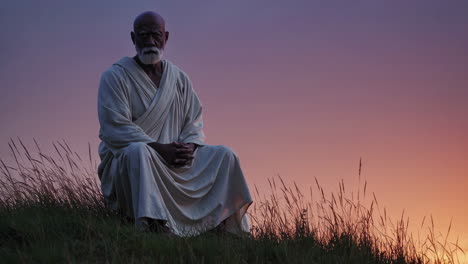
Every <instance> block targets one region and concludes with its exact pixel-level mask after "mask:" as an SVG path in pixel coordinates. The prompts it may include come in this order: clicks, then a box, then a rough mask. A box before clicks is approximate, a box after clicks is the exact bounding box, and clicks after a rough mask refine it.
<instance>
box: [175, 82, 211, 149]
mask: <svg viewBox="0 0 468 264" xmlns="http://www.w3.org/2000/svg"><path fill="white" fill-rule="evenodd" d="M185 85H187V98H186V108H185V119H184V125H183V128H182V131H181V133H180V136H179V141H182V142H185V143H195V144H197V145H204V144H205V143H204V140H205V134H204V133H203V118H202V105H201V102H200V99H199V98H198V96H197V94H196V92H195V90H194V89H193V87H192V82H191V81H190V79H188V78H187V79H186V81H185Z"/></svg>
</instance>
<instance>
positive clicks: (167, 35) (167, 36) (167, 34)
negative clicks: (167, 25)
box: [165, 31, 169, 42]
mask: <svg viewBox="0 0 468 264" xmlns="http://www.w3.org/2000/svg"><path fill="white" fill-rule="evenodd" d="M168 39H169V31H166V41H165V42H167V40H168Z"/></svg>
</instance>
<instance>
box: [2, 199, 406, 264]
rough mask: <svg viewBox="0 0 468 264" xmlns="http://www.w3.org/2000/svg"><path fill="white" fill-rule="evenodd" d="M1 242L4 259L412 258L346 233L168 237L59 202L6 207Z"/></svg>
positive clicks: (289, 260)
mask: <svg viewBox="0 0 468 264" xmlns="http://www.w3.org/2000/svg"><path fill="white" fill-rule="evenodd" d="M0 245H1V249H0V259H1V260H2V261H1V262H2V263H21V262H24V263H64V262H73V263H83V262H99V263H106V262H110V263H406V262H404V261H403V260H401V261H391V260H388V259H385V258H382V257H380V258H379V256H378V255H376V254H375V253H374V252H372V250H371V249H370V248H366V247H362V246H361V247H359V246H357V245H355V244H353V242H352V240H349V239H346V238H345V237H343V238H339V239H337V240H336V241H333V242H331V243H330V244H329V245H326V246H323V245H321V244H320V243H318V242H317V241H316V240H315V239H314V238H313V237H300V238H299V237H297V238H291V239H284V240H281V241H275V240H274V239H268V238H258V239H252V238H240V237H235V236H226V235H217V234H214V233H206V234H203V235H200V236H197V237H190V238H168V237H166V236H163V235H159V234H154V233H142V232H138V231H137V230H135V229H134V227H133V226H132V225H131V224H125V223H123V222H122V221H121V220H120V218H119V217H118V216H117V215H113V214H109V213H106V212H102V213H101V214H97V213H96V212H91V211H88V210H87V209H80V208H71V207H67V206H63V205H59V204H41V205H31V204H29V205H24V206H22V205H18V206H17V207H16V208H15V209H14V210H8V209H6V208H0Z"/></svg>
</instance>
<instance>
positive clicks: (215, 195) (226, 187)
mask: <svg viewBox="0 0 468 264" xmlns="http://www.w3.org/2000/svg"><path fill="white" fill-rule="evenodd" d="M162 65H163V75H162V77H161V82H160V85H159V87H156V85H155V84H154V83H153V82H152V81H151V79H150V78H149V77H148V75H147V74H146V73H145V72H144V71H143V70H142V69H141V67H140V66H139V65H138V64H137V63H136V62H135V61H134V60H133V59H132V58H130V57H124V58H122V59H121V60H119V61H118V62H116V63H115V64H113V65H112V66H111V67H110V68H109V69H108V70H107V71H105V72H104V73H103V74H102V76H101V81H100V86H99V92H98V116H99V122H100V126H101V128H100V131H99V137H100V139H101V143H100V145H99V155H100V158H101V163H100V165H99V167H98V175H99V178H100V180H101V188H102V192H103V195H104V197H105V199H106V202H107V204H108V205H109V206H110V207H111V208H113V209H116V210H120V211H122V212H123V213H125V214H127V215H128V216H129V217H132V218H134V219H137V220H138V219H141V218H145V217H146V218H152V219H162V220H167V226H168V227H169V228H170V229H171V230H172V231H173V232H174V233H175V234H177V235H179V236H189V235H197V234H200V233H202V232H204V231H207V230H210V229H212V228H214V227H216V226H217V225H218V224H220V223H221V222H222V221H223V220H226V221H225V223H226V229H227V231H229V232H232V233H238V234H240V233H242V232H248V231H249V223H248V218H247V215H246V211H247V208H248V207H249V206H250V204H251V203H252V198H251V196H250V193H249V190H248V187H247V184H246V181H245V178H244V175H243V173H242V170H241V168H240V164H239V159H238V157H237V155H236V154H235V153H234V152H233V151H232V150H231V149H230V148H228V147H226V146H213V145H207V144H205V143H204V134H203V120H202V106H201V103H200V101H199V98H198V96H197V94H196V93H195V91H194V90H193V88H192V83H191V81H190V79H189V78H188V76H187V75H186V74H185V73H184V72H183V71H181V70H180V69H179V68H178V67H177V66H175V65H174V64H172V63H171V62H169V61H167V60H163V61H162ZM174 141H180V142H185V143H195V144H197V145H199V147H197V149H196V150H195V153H194V156H195V158H194V159H193V160H192V162H191V164H189V165H188V166H185V167H182V168H175V167H172V166H170V165H169V164H167V163H166V161H165V160H164V159H163V158H162V157H161V156H160V155H159V153H158V152H157V151H155V150H154V149H152V148H151V147H149V145H148V143H151V142H159V143H164V144H167V143H171V142H174Z"/></svg>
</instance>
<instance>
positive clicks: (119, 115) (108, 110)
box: [98, 69, 155, 150]
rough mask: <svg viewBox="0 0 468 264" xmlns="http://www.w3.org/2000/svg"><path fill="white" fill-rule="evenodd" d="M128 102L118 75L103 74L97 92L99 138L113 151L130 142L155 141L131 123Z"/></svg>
mask: <svg viewBox="0 0 468 264" xmlns="http://www.w3.org/2000/svg"><path fill="white" fill-rule="evenodd" d="M129 101H130V96H129V93H128V88H127V87H126V85H125V84H124V81H123V80H122V78H121V76H119V73H118V72H115V71H114V70H112V69H111V70H108V71H106V72H104V73H103V74H102V76H101V81H100V84H99V91H98V117H99V123H100V126H101V133H100V138H101V140H103V141H104V142H105V143H106V145H108V146H109V147H110V148H111V149H113V150H118V149H120V148H123V147H126V146H128V145H129V144H130V143H132V142H145V143H151V142H154V141H155V140H154V139H153V138H151V137H150V136H148V135H147V134H146V133H145V132H144V131H143V130H142V129H141V128H140V127H139V126H137V125H136V124H134V123H133V122H132V116H131V109H130V103H129Z"/></svg>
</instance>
